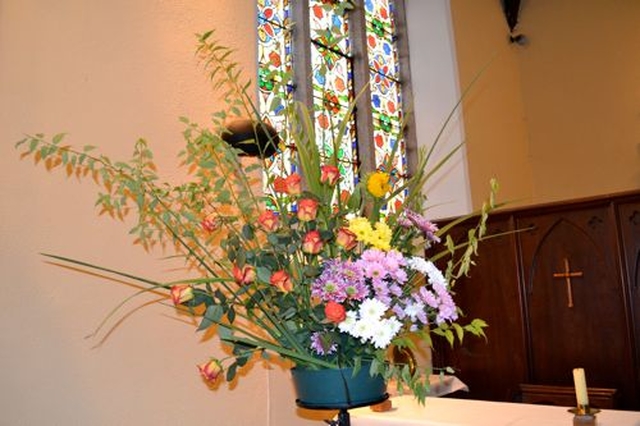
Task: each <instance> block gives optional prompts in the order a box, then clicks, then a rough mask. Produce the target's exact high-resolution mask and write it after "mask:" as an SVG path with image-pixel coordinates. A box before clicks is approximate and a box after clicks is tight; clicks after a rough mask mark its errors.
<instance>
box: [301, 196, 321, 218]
mask: <svg viewBox="0 0 640 426" xmlns="http://www.w3.org/2000/svg"><path fill="white" fill-rule="evenodd" d="M317 214H318V202H317V201H316V200H313V199H311V198H305V199H304V200H300V202H299V203H298V219H300V220H301V221H303V222H309V221H311V220H314V219H315V218H316V216H317Z"/></svg>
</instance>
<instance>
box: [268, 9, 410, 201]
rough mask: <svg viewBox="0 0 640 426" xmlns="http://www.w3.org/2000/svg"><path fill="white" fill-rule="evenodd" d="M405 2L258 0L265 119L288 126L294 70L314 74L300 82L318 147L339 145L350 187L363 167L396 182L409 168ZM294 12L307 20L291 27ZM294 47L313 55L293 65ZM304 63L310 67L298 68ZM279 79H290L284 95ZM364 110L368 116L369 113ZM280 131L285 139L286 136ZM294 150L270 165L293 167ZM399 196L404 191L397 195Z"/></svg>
mask: <svg viewBox="0 0 640 426" xmlns="http://www.w3.org/2000/svg"><path fill="white" fill-rule="evenodd" d="M400 2H401V0H364V1H363V2H358V4H357V5H355V7H349V4H350V2H347V1H344V0H298V1H295V2H293V1H292V2H290V1H288V0H259V1H258V35H259V43H258V45H259V46H258V55H259V83H260V84H259V85H260V103H259V105H260V109H261V111H263V117H264V118H265V119H267V120H268V121H269V122H270V123H271V124H273V125H274V126H275V127H276V129H278V130H283V129H284V126H283V125H282V124H283V123H279V122H278V120H279V119H280V118H279V116H278V112H279V111H281V108H283V107H284V106H286V104H287V102H290V101H291V100H292V99H293V98H294V97H297V96H298V95H297V93H296V91H294V90H293V89H292V88H293V87H294V85H293V84H292V83H290V82H291V81H292V78H293V73H294V71H296V72H297V73H298V75H305V76H310V77H309V78H308V79H298V80H297V84H308V85H309V87H310V90H308V91H305V93H308V96H309V99H300V100H302V101H303V102H306V103H307V104H308V105H309V106H310V107H311V108H313V112H314V119H315V123H314V124H315V129H316V139H317V140H316V142H317V144H318V146H319V147H320V149H321V152H323V153H324V154H325V155H332V154H333V152H334V150H336V149H337V151H338V152H337V154H338V158H339V159H340V168H341V172H342V175H343V177H344V182H348V183H349V187H348V188H347V189H351V188H353V185H354V184H355V183H357V181H358V179H359V175H360V173H361V172H364V173H366V172H367V171H372V170H373V169H377V170H384V171H386V172H388V173H390V175H391V176H392V179H393V180H394V181H398V180H401V179H402V178H403V177H404V176H406V174H407V170H408V164H407V149H406V141H405V138H404V137H403V134H402V127H403V120H404V117H403V113H402V111H403V108H404V102H405V99H404V97H403V90H404V86H403V84H402V78H401V73H400V71H401V64H400V60H399V54H398V50H399V48H398V31H397V28H398V19H397V18H398V16H399V15H400V13H399V12H398V4H399V3H400ZM295 8H300V9H295ZM294 14H295V16H296V17H304V19H305V20H307V21H308V22H305V25H292V24H293V23H292V19H291V16H293V15H294ZM302 29H304V31H306V32H307V33H306V34H305V35H304V37H293V36H292V33H293V32H294V31H300V30H302ZM294 40H295V43H297V44H296V45H294ZM302 43H308V45H306V46H303V45H301V44H302ZM293 52H295V53H296V58H297V59H298V58H300V55H308V58H307V59H308V60H305V61H302V62H303V64H302V65H300V64H299V63H297V62H296V63H293V57H294V56H293ZM299 66H304V67H308V68H309V69H306V70H294V67H299ZM275 81H279V82H285V83H286V84H284V86H282V85H280V87H283V88H282V89H281V90H280V93H276V92H274V90H273V84H272V83H273V82H275ZM367 85H368V86H369V92H370V99H369V100H368V101H369V102H368V105H367V106H366V108H359V109H357V110H356V111H350V110H349V105H350V104H351V103H352V102H354V99H355V98H356V93H360V91H361V90H362V88H363V87H365V86H367ZM347 114H350V115H351V117H350V120H349V125H348V126H346V128H345V129H344V133H343V134H342V135H338V128H337V125H336V123H338V122H340V121H343V119H344V118H345V117H346V116H347ZM363 114H368V115H369V117H368V118H367V119H364V117H363ZM282 136H283V138H285V140H286V135H282ZM339 136H340V137H339ZM338 140H339V141H340V143H339V144H337V143H336V141H338ZM291 155H292V154H291V153H289V152H287V150H286V149H285V151H284V152H283V153H281V154H279V155H277V156H275V157H274V159H273V160H272V163H273V164H272V170H271V171H277V173H278V174H287V173H288V172H290V171H291V170H292V166H291V165H290V161H289V159H290V158H291V157H290V156H291ZM390 157H393V161H390V160H389V158H390ZM365 159H370V160H369V161H365ZM401 199H402V194H401V195H400V197H399V198H398V199H397V201H401ZM392 208H393V206H392Z"/></svg>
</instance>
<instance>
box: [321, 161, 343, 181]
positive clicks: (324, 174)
mask: <svg viewBox="0 0 640 426" xmlns="http://www.w3.org/2000/svg"><path fill="white" fill-rule="evenodd" d="M338 179H340V170H339V169H338V168H337V167H336V166H332V165H330V164H326V165H324V166H320V182H322V183H324V184H327V185H329V186H334V185H335V184H336V183H338Z"/></svg>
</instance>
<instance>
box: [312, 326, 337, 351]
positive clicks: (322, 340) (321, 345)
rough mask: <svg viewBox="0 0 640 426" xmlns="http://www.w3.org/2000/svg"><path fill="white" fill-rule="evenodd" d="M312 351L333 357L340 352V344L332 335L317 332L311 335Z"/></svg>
mask: <svg viewBox="0 0 640 426" xmlns="http://www.w3.org/2000/svg"><path fill="white" fill-rule="evenodd" d="M311 349H313V351H314V352H315V353H316V354H318V355H331V354H333V353H335V352H337V351H338V344H337V343H336V342H335V341H334V339H333V336H332V335H331V334H329V333H322V332H320V331H316V332H315V333H313V334H311Z"/></svg>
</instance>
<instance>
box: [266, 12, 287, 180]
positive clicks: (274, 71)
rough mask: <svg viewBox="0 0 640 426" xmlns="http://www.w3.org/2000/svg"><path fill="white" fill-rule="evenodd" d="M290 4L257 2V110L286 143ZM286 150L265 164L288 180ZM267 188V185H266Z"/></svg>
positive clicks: (270, 172) (268, 172)
mask: <svg viewBox="0 0 640 426" xmlns="http://www.w3.org/2000/svg"><path fill="white" fill-rule="evenodd" d="M290 14H291V10H290V4H289V1H288V0H259V1H258V90H259V92H258V108H259V110H260V112H261V117H262V119H263V120H264V121H265V122H267V123H270V124H271V125H272V126H273V127H274V128H275V129H276V130H278V131H279V132H280V136H281V138H282V139H283V140H285V141H286V140H287V139H288V137H287V134H286V129H287V126H286V122H285V115H284V114H283V112H284V110H285V109H286V108H287V107H288V105H289V104H290V102H291V101H292V92H293V86H292V84H291V75H292V70H293V56H292V38H291V31H290V30H289V27H290V25H291V22H290ZM291 157H292V153H291V150H290V149H288V148H286V146H285V148H284V149H283V150H282V152H279V153H278V154H276V155H274V156H273V157H271V158H270V159H268V160H267V161H266V163H267V164H266V166H267V170H266V172H265V173H266V174H268V175H272V176H273V175H280V176H285V175H288V174H290V173H291V172H292V171H293V170H292V169H293V166H292V162H291ZM265 185H266V182H265Z"/></svg>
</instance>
